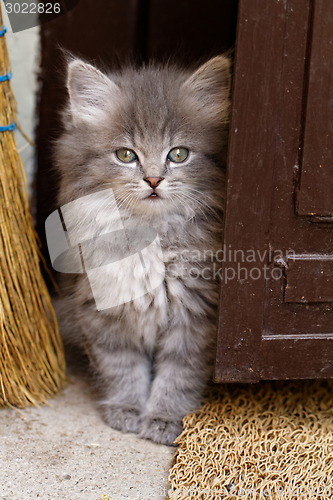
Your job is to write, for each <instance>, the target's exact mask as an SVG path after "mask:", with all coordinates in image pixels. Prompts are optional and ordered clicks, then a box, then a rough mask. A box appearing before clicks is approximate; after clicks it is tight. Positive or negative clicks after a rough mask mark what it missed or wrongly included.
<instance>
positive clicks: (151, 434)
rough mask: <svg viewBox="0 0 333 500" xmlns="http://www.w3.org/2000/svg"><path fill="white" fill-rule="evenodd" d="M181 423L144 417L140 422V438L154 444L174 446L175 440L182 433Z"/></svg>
mask: <svg viewBox="0 0 333 500" xmlns="http://www.w3.org/2000/svg"><path fill="white" fill-rule="evenodd" d="M182 430H183V426H182V423H181V421H178V420H177V421H173V420H163V419H161V418H154V417H148V416H146V417H144V418H143V419H142V421H141V430H140V437H143V438H145V439H150V440H151V441H155V443H160V444H166V445H168V446H176V444H175V443H174V441H175V439H176V437H177V436H179V434H180V433H181V432H182Z"/></svg>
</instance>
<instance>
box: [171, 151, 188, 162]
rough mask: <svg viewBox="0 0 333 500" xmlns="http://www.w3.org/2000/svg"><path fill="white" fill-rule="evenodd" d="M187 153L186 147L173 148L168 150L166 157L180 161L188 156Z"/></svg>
mask: <svg viewBox="0 0 333 500" xmlns="http://www.w3.org/2000/svg"><path fill="white" fill-rule="evenodd" d="M189 153H190V152H189V150H188V149H186V148H173V149H171V151H169V154H168V156H167V158H168V160H170V161H172V162H173V163H182V162H183V161H185V160H186V159H187V158H188V155H189Z"/></svg>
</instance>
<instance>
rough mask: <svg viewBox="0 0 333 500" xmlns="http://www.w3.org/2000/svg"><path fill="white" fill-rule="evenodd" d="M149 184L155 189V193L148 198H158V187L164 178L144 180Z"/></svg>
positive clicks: (147, 178)
mask: <svg viewBox="0 0 333 500" xmlns="http://www.w3.org/2000/svg"><path fill="white" fill-rule="evenodd" d="M143 180H144V181H146V182H147V184H149V186H150V187H151V188H152V189H153V192H152V193H151V194H150V195H149V196H148V198H158V194H157V193H156V192H155V190H156V188H157V186H158V185H159V184H160V183H161V182H162V181H163V177H146V178H145V179H143Z"/></svg>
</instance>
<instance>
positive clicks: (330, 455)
mask: <svg viewBox="0 0 333 500" xmlns="http://www.w3.org/2000/svg"><path fill="white" fill-rule="evenodd" d="M206 401H207V402H206V404H205V405H204V406H203V408H202V409H201V410H199V411H198V412H196V413H192V414H190V415H187V416H186V417H185V419H184V431H183V433H182V434H181V435H180V436H179V438H178V439H177V443H178V451H177V455H176V458H175V464H174V466H173V467H172V469H171V470H170V477H169V479H170V484H171V489H170V493H169V498H170V499H172V500H180V499H184V500H185V499H186V500H189V499H202V500H205V499H210V500H220V499H224V498H228V499H231V500H236V499H237V500H239V499H240V498H242V499H246V500H252V499H254V500H261V499H263V500H264V499H266V498H267V499H272V500H273V499H274V500H275V499H280V500H287V499H288V500H302V499H304V500H305V499H306V500H311V499H332V498H333V381H297V382H262V383H260V384H255V385H231V384H230V385H223V386H219V388H218V389H213V390H212V391H211V393H210V394H209V396H208V397H207V400H206Z"/></svg>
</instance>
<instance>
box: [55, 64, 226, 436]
mask: <svg viewBox="0 0 333 500" xmlns="http://www.w3.org/2000/svg"><path fill="white" fill-rule="evenodd" d="M229 87H230V64H229V60H228V58H227V57H225V56H218V57H215V58H213V59H211V60H209V61H208V62H207V63H205V64H204V65H202V66H200V67H199V68H198V69H197V70H196V71H189V70H184V69H179V68H177V67H176V66H173V65H167V66H157V65H148V66H146V67H142V68H139V69H135V68H133V67H129V68H126V69H124V70H122V71H119V72H114V73H109V74H106V73H102V72H101V71H99V70H98V69H96V68H95V67H93V66H91V65H89V64H87V63H85V62H83V61H81V60H78V59H73V60H71V61H70V62H69V66H68V80H67V88H68V94H69V102H68V106H67V109H66V111H65V113H64V127H65V130H64V132H63V134H62V136H61V137H60V139H59V140H58V141H57V144H56V155H55V157H56V163H57V168H58V170H59V173H60V176H61V185H60V192H59V197H58V203H59V206H62V205H64V204H66V203H68V202H70V201H72V200H76V199H78V198H80V197H82V196H85V195H87V194H92V193H96V192H100V191H102V190H104V189H107V188H112V189H113V191H114V193H115V197H116V200H117V205H118V209H119V211H120V214H121V217H122V220H123V221H130V222H131V223H134V224H138V225H140V224H142V222H144V223H145V224H148V225H149V226H150V227H152V228H154V229H155V230H156V231H157V233H158V235H159V238H160V243H161V247H162V251H163V262H164V264H165V266H166V274H165V278H164V280H163V283H162V284H160V285H159V286H158V287H157V288H155V289H154V290H153V291H152V292H151V293H148V294H146V295H144V296H142V297H140V298H138V299H135V300H132V301H130V302H127V303H125V304H122V305H119V306H115V307H112V308H109V309H105V310H102V311H97V310H96V305H95V302H94V299H93V296H92V291H91V288H90V285H89V282H88V280H87V277H86V275H84V274H82V275H80V274H78V275H75V276H73V275H70V276H66V275H64V284H63V290H64V296H63V298H62V299H61V302H60V304H58V306H57V313H58V316H59V320H60V325H61V330H62V332H63V335H64V338H65V341H69V342H73V343H76V344H79V345H81V346H84V348H85V349H86V350H88V352H89V356H90V358H91V361H92V365H93V368H94V370H95V371H96V372H97V379H98V381H99V387H100V388H101V391H102V395H103V396H102V401H101V408H102V411H103V414H104V418H105V420H106V422H107V423H108V424H109V425H110V426H111V427H113V428H115V429H119V430H122V431H125V432H134V433H138V434H139V435H140V436H142V437H144V438H148V439H151V440H153V441H156V442H159V443H164V444H168V445H170V444H172V443H173V441H174V439H175V438H176V436H177V435H178V434H179V433H180V432H181V428H182V425H181V424H182V418H183V417H184V415H185V414H186V413H187V412H190V411H192V410H194V409H196V408H197V407H198V405H199V404H200V402H201V398H202V394H203V390H204V388H205V386H206V384H207V381H208V379H209V377H210V376H211V372H212V367H213V359H214V344H215V332H216V310H217V300H218V282H217V279H216V275H214V272H213V271H214V269H213V267H214V262H213V259H211V256H212V255H213V254H215V253H216V252H217V251H218V250H219V249H220V248H221V244H222V217H223V206H224V178H225V168H224V166H225V157H226V154H225V153H226V133H227V123H228V115H229ZM178 146H183V147H186V148H187V149H188V150H189V151H190V154H189V157H188V159H187V160H186V161H184V162H183V163H180V164H175V163H172V162H171V161H169V160H168V159H167V155H168V152H169V151H170V150H171V149H172V148H175V147H178ZM119 148H129V149H131V150H133V151H135V153H136V154H137V156H138V160H137V161H136V162H134V164H133V163H131V164H125V163H121V162H120V161H119V160H118V159H117V157H116V155H115V151H116V150H118V149H119ZM148 177H149V178H151V177H159V178H163V180H162V181H161V182H160V184H159V185H158V187H157V188H156V194H157V195H158V196H157V197H155V198H154V199H152V198H148V197H149V195H150V194H151V193H152V187H151V186H150V185H149V183H148V182H146V181H145V180H144V179H146V178H148ZM112 210H113V207H111V206H110V208H109V210H108V209H107V208H105V207H104V208H103V213H102V214H99V216H101V217H102V218H104V219H105V220H107V219H108V217H111V213H112ZM198 255H200V258H198ZM204 255H205V256H206V257H207V255H208V258H206V260H204V259H203V256H204ZM185 256H186V258H185ZM191 256H192V257H191ZM201 257H202V258H201ZM171 264H172V266H171ZM150 265H151V266H152V267H151V268H152V269H153V268H154V266H155V265H156V255H151V262H150ZM171 267H172V272H169V269H171ZM142 279H143V278H142V276H141V275H140V273H139V274H137V275H130V276H129V275H128V270H127V269H125V266H122V264H121V262H119V266H118V267H117V270H115V271H114V279H113V280H111V281H112V283H110V279H109V277H108V278H105V279H104V280H103V279H101V280H100V282H99V283H98V286H99V287H100V290H101V293H108V294H110V293H111V294H114V295H115V296H116V297H118V296H119V294H121V293H122V292H121V289H122V288H121V287H122V286H123V285H124V283H125V285H126V288H127V290H133V296H134V295H135V292H136V290H137V288H138V287H140V286H141V283H140V280H142Z"/></svg>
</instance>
